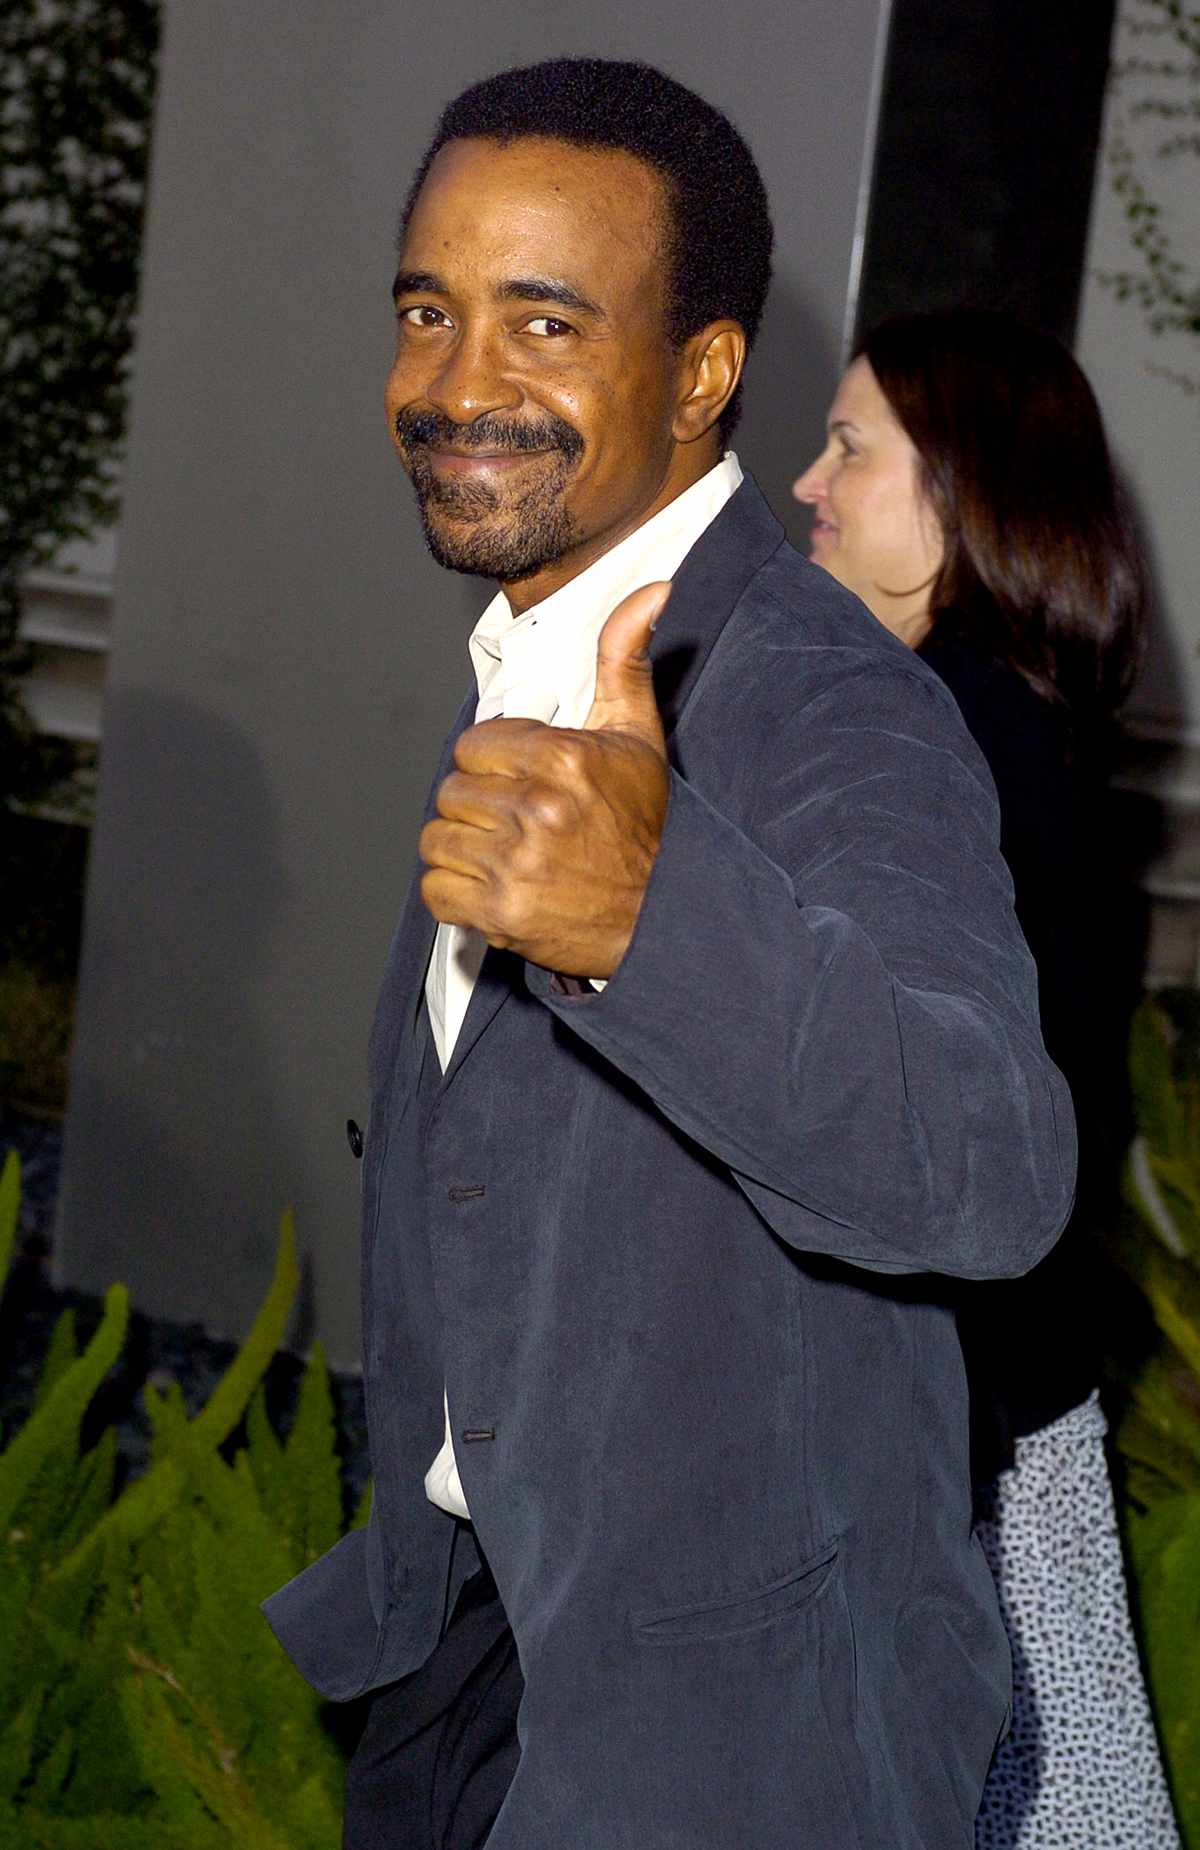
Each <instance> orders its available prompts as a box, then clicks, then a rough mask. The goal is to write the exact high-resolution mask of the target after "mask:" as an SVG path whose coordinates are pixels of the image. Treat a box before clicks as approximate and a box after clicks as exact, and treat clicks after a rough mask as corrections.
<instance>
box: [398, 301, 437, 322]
mask: <svg viewBox="0 0 1200 1850" xmlns="http://www.w3.org/2000/svg"><path fill="white" fill-rule="evenodd" d="M398 319H399V321H400V323H401V325H402V326H404V327H409V328H448V327H449V326H450V320H449V317H448V316H447V315H443V313H442V311H441V309H440V308H434V307H433V306H432V305H431V304H430V303H428V302H419V303H418V304H417V305H416V307H415V308H402V309H400V310H399V311H398Z"/></svg>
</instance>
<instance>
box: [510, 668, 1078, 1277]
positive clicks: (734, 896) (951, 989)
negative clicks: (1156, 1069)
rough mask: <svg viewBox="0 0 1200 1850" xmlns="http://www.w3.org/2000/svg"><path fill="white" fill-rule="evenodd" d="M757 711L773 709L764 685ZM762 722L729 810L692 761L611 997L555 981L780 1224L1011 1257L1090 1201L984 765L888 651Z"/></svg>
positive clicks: (957, 722)
mask: <svg viewBox="0 0 1200 1850" xmlns="http://www.w3.org/2000/svg"><path fill="white" fill-rule="evenodd" d="M751 705H752V703H751ZM726 717H727V720H728V725H729V729H730V733H731V735H732V736H737V737H741V738H743V739H745V738H747V737H750V738H754V737H755V731H757V733H758V734H759V735H761V736H760V738H759V741H758V745H757V748H756V754H755V757H754V761H753V765H752V768H751V769H750V771H749V773H748V774H747V772H746V771H745V769H744V768H743V771H742V774H741V777H740V782H739V787H740V788H742V789H743V790H747V791H749V792H751V793H752V794H751V795H750V796H748V797H747V798H746V799H745V801H743V802H742V803H741V804H740V805H732V804H731V805H730V807H731V808H733V809H735V813H736V810H737V809H738V808H740V810H741V815H740V819H739V821H734V820H732V819H731V817H730V815H727V814H725V813H723V812H722V809H721V808H718V807H717V805H716V803H715V802H714V801H713V800H711V790H712V781H711V779H710V780H709V789H710V795H705V794H704V793H703V792H702V790H701V789H700V788H698V787H697V784H696V783H695V782H689V781H687V780H685V778H684V777H682V776H680V775H679V774H678V773H676V772H672V778H671V794H670V803H669V808H668V813H667V821H666V826H665V830H664V833H663V838H662V843H661V846H660V849H659V853H658V857H657V860H656V862H655V865H654V868H653V871H652V874H651V878H650V882H649V885H648V887H647V891H646V896H645V900H644V902H643V906H642V910H641V913H640V915H639V918H638V923H637V926H636V929H635V933H634V937H633V939H632V941H631V944H630V947H629V950H628V951H627V953H626V955H625V957H624V958H623V960H622V962H621V964H620V965H619V967H618V969H617V970H616V971H615V972H614V974H613V976H612V978H611V980H610V981H609V983H608V985H607V987H606V989H605V990H604V991H603V992H602V993H599V994H590V995H589V994H586V993H585V994H583V995H576V994H569V993H566V985H564V984H563V983H562V982H561V981H560V980H558V979H556V978H555V977H553V976H552V975H551V973H549V972H547V971H544V970H540V969H538V968H537V967H536V966H527V973H526V974H527V981H528V983H529V986H530V988H531V990H533V992H534V993H535V994H536V995H538V996H539V997H540V998H541V999H542V1000H543V1001H544V1002H545V1004H546V1006H547V1007H549V1008H550V1009H552V1010H553V1011H554V1012H555V1014H556V1015H558V1016H559V1017H560V1019H561V1020H562V1021H563V1022H564V1023H567V1024H568V1025H569V1026H570V1027H571V1028H572V1029H573V1031H574V1032H575V1033H576V1034H578V1035H579V1036H580V1037H581V1038H582V1039H583V1040H584V1041H586V1042H588V1043H589V1044H590V1046H592V1047H593V1048H595V1049H596V1050H597V1051H598V1052H599V1053H601V1054H602V1055H603V1056H604V1057H605V1058H606V1059H607V1060H609V1061H611V1062H612V1064H613V1065H614V1066H616V1067H617V1068H619V1069H620V1071H621V1072H622V1073H624V1074H625V1075H627V1076H628V1077H629V1078H630V1079H632V1080H633V1081H634V1082H635V1083H636V1084H637V1085H638V1086H639V1087H640V1088H642V1090H643V1091H644V1092H645V1093H647V1094H648V1095H649V1097H650V1098H651V1099H652V1100H653V1101H654V1103H655V1104H656V1105H657V1106H658V1107H659V1109H660V1110H661V1111H662V1112H664V1113H665V1114H666V1116H667V1117H668V1118H670V1119H671V1120H672V1121H673V1122H674V1123H675V1124H676V1125H677V1126H678V1127H679V1129H680V1130H681V1131H683V1132H684V1133H685V1134H686V1135H687V1136H688V1137H689V1138H692V1139H694V1141H695V1142H696V1143H698V1144H700V1145H701V1146H702V1147H703V1148H704V1149H705V1150H706V1151H708V1152H710V1153H711V1154H712V1155H713V1156H714V1157H716V1158H718V1159H719V1160H720V1161H721V1162H722V1163H723V1164H725V1165H727V1166H728V1168H729V1169H730V1171H731V1172H732V1174H733V1175H734V1177H735V1178H736V1180H737V1182H738V1183H739V1184H740V1186H741V1188H742V1189H743V1190H744V1191H745V1194H746V1195H747V1196H748V1198H749V1199H750V1201H751V1202H752V1203H753V1204H754V1206H755V1208H756V1209H757V1210H758V1211H759V1213H760V1214H761V1215H762V1216H763V1218H764V1219H765V1220H766V1222H767V1223H768V1225H769V1226H770V1227H771V1228H772V1229H773V1230H774V1232H775V1233H776V1234H778V1235H779V1236H780V1237H781V1238H782V1239H784V1240H786V1241H788V1242H789V1243H791V1244H792V1245H793V1246H795V1247H797V1248H799V1249H801V1250H804V1251H809V1252H819V1253H825V1254H829V1255H832V1256H834V1257H837V1258H840V1259H843V1260H847V1261H850V1262H852V1263H854V1264H856V1265H860V1266H864V1267H867V1268H870V1269H872V1270H876V1271H882V1272H912V1271H927V1270H934V1271H939V1272H944V1273H948V1274H953V1275H956V1276H960V1277H966V1278H983V1277H1005V1276H1012V1275H1016V1274H1019V1273H1021V1272H1023V1271H1025V1270H1027V1269H1028V1268H1029V1267H1030V1266H1032V1265H1033V1264H1034V1263H1035V1262H1036V1261H1037V1260H1038V1259H1039V1258H1040V1257H1041V1256H1042V1254H1043V1253H1045V1252H1046V1251H1047V1250H1048V1248H1049V1247H1050V1246H1051V1245H1052V1244H1053V1241H1054V1239H1055V1237H1056V1235H1057V1233H1058V1232H1059V1231H1060V1229H1061V1227H1062V1225H1063V1223H1064V1221H1065V1219H1066V1217H1067V1214H1068V1212H1069V1210H1070V1206H1071V1200H1072V1194H1073V1187H1074V1172H1075V1134H1074V1120H1073V1116H1072V1111H1071V1103H1070V1095H1069V1093H1068V1091H1067V1088H1066V1085H1065V1083H1064V1082H1063V1080H1062V1078H1061V1075H1060V1074H1059V1073H1058V1072H1057V1070H1056V1069H1055V1067H1054V1066H1053V1065H1052V1064H1051V1062H1050V1060H1049V1058H1048V1056H1047V1054H1046V1052H1045V1049H1044V1047H1043V1045H1042V1039H1041V1033H1040V1029H1039V1026H1038V1010H1037V986H1036V977H1035V974H1034V970H1033V965H1032V961H1031V959H1030V957H1029V954H1028V951H1027V950H1026V948H1025V945H1024V942H1023V940H1022V938H1021V935H1020V931H1019V928H1018V926H1017V924H1016V920H1015V917H1014V914H1013V908H1012V886H1011V882H1010V880H1009V876H1008V873H1007V870H1006V868H1005V866H1004V863H1003V861H1002V859H1001V857H1000V853H999V848H998V817H997V810H996V801H995V795H994V791H993V789H992V786H991V781H990V778H989V777H988V775H987V771H986V767H985V766H984V764H983V761H982V759H981V758H980V756H979V754H978V752H977V751H976V748H975V747H974V745H973V744H972V743H971V741H970V740H969V738H968V737H967V734H966V732H965V729H964V728H963V726H962V722H961V719H960V717H959V715H958V713H957V710H956V709H955V708H954V706H953V703H952V702H951V701H950V699H949V697H948V696H947V694H946V693H945V690H944V689H943V688H941V687H940V685H939V684H937V683H936V682H935V681H934V680H933V677H932V676H931V675H927V674H925V672H924V671H923V670H921V671H919V672H913V671H905V670H903V669H900V668H899V667H897V666H894V665H893V664H892V663H891V662H890V661H889V662H885V663H884V664H882V665H879V664H877V663H873V664H872V665H871V666H869V667H868V668H866V669H864V670H862V671H860V672H858V673H857V674H854V675H851V676H849V677H847V678H843V679H842V680H841V681H840V682H838V684H836V685H835V686H832V687H828V688H826V689H825V691H824V692H822V693H819V694H817V695H816V696H815V697H813V698H812V699H810V700H808V701H806V702H803V703H797V704H796V706H795V708H794V710H793V711H791V712H790V713H789V712H787V711H781V710H778V709H777V710H776V712H775V713H774V714H773V715H772V717H771V721H770V723H769V724H768V725H765V726H764V725H763V724H762V723H761V722H762V718H763V716H762V714H761V713H760V714H759V715H758V721H759V723H758V725H757V727H756V728H755V729H754V730H750V731H748V730H747V728H748V727H751V726H752V725H753V721H754V715H753V713H752V711H751V710H750V707H747V708H745V709H744V710H743V709H740V708H739V707H738V703H737V699H736V697H735V698H734V700H733V703H732V706H731V708H730V710H729V711H728V713H727V715H726Z"/></svg>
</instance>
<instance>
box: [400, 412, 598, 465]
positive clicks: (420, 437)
mask: <svg viewBox="0 0 1200 1850" xmlns="http://www.w3.org/2000/svg"><path fill="white" fill-rule="evenodd" d="M394 428H395V432H396V438H397V441H398V442H399V443H400V445H401V447H402V448H403V449H405V450H409V451H412V450H417V449H428V448H429V446H430V445H431V444H442V445H444V446H445V447H446V448H447V449H455V450H462V449H473V450H495V451H497V452H503V451H521V450H560V451H561V452H562V454H563V455H564V456H565V457H566V459H567V461H568V462H576V461H578V459H579V457H580V456H582V454H583V438H582V437H581V436H580V434H579V432H578V431H577V430H575V429H574V427H573V426H572V425H570V424H568V423H566V422H565V420H564V419H562V418H558V417H555V416H554V414H553V413H552V412H549V411H547V412H546V413H545V414H544V415H543V416H542V417H540V418H534V419H530V418H505V417H496V416H490V417H483V418H476V419H475V421H474V423H471V424H456V423H455V422H454V419H453V418H448V417H445V416H444V415H443V414H442V412H440V411H417V410H413V409H408V408H406V409H405V410H403V411H398V412H397V413H396V419H395V426H394Z"/></svg>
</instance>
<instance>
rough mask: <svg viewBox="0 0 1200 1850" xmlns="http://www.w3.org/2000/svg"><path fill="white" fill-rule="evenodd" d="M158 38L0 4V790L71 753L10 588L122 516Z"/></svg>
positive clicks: (123, 21)
mask: <svg viewBox="0 0 1200 1850" xmlns="http://www.w3.org/2000/svg"><path fill="white" fill-rule="evenodd" d="M158 33H159V4H158V0H5V4H4V6H3V7H2V8H0V271H2V272H3V275H4V290H3V296H2V299H0V406H2V410H0V796H2V797H3V798H5V799H7V798H10V797H17V798H20V799H23V800H26V801H28V800H32V799H33V798H34V797H36V796H38V795H40V794H41V792H42V790H43V789H44V788H45V786H46V784H47V782H48V781H50V780H52V779H54V778H56V777H59V776H62V775H63V774H64V772H65V770H66V769H67V767H68V764H69V762H70V758H69V754H67V753H66V752H65V751H61V750H60V751H55V750H54V748H53V747H51V746H48V745H47V744H46V743H45V742H43V741H39V740H38V739H37V738H36V737H35V736H34V734H33V732H32V730H31V728H30V725H29V721H28V719H27V717H26V715H25V713H24V711H23V708H22V706H21V703H20V700H19V697H18V693H17V685H16V678H17V677H18V676H19V675H20V673H21V672H22V671H23V669H24V667H25V666H26V665H27V664H26V658H25V655H24V652H23V649H22V647H21V645H20V643H19V641H18V638H17V621H18V617H19V604H18V595H17V585H18V581H19V578H20V576H21V574H22V573H23V572H24V571H25V570H27V569H28V568H29V567H30V566H33V565H37V564H42V563H45V562H47V561H48V560H50V559H52V558H53V557H54V555H55V554H56V552H57V551H58V549H59V548H60V547H61V545H62V543H63V542H64V541H65V540H67V539H71V538H74V537H76V536H79V535H86V534H90V533H92V532H94V531H95V530H96V529H97V528H98V527H100V526H103V525H105V524H106V523H108V522H110V521H111V520H112V519H113V517H114V515H115V512H116V506H117V489H116V478H117V470H118V467H119V463H120V456H121V446H122V443H123V440H124V434H125V422H126V411H127V399H128V369H129V359H130V352H131V348H132V340H133V320H134V312H135V308H136V301H137V278H138V261H139V255H140V248H141V226H142V210H143V202H144V198H145V186H146V171H147V161H148V154H149V132H150V115H151V108H152V104H153V98H154V83H155V70H156V54H157V49H158Z"/></svg>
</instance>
